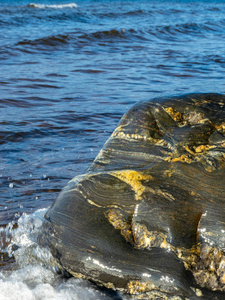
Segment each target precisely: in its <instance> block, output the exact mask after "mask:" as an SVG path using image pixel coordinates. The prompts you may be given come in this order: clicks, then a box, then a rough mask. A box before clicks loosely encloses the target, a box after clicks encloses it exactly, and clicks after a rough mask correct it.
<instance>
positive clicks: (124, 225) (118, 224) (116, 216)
mask: <svg viewBox="0 0 225 300" xmlns="http://www.w3.org/2000/svg"><path fill="white" fill-rule="evenodd" d="M105 216H106V218H107V219H108V220H109V222H110V223H111V224H112V225H113V227H114V228H115V229H118V230H120V233H121V235H122V236H123V237H124V238H125V239H126V241H127V242H132V241H133V235H132V231H131V225H130V224H129V223H128V222H127V220H126V219H125V218H124V215H123V214H122V213H121V212H120V211H119V210H118V209H114V208H112V209H109V210H108V211H107V212H106V214H105Z"/></svg>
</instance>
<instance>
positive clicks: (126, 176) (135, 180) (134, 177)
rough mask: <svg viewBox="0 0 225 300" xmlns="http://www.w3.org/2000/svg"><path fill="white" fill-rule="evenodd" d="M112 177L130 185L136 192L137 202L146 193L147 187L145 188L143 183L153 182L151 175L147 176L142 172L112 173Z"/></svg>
mask: <svg viewBox="0 0 225 300" xmlns="http://www.w3.org/2000/svg"><path fill="white" fill-rule="evenodd" d="M110 175H113V176H115V177H117V178H119V179H120V180H122V181H124V182H126V183H127V184H129V185H130V186H131V188H132V190H133V191H134V192H135V198H136V200H140V199H141V196H142V194H143V192H144V191H145V187H144V186H143V184H142V183H141V181H144V180H153V177H152V176H151V175H145V174H142V173H141V172H137V171H133V170H121V171H112V172H110Z"/></svg>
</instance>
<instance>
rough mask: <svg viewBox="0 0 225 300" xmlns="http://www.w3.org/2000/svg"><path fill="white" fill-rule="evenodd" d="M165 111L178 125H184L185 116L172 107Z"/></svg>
mask: <svg viewBox="0 0 225 300" xmlns="http://www.w3.org/2000/svg"><path fill="white" fill-rule="evenodd" d="M164 110H165V111H166V112H167V113H168V115H170V117H171V118H172V119H173V120H174V121H175V122H178V123H181V122H182V123H183V121H184V120H183V115H182V114H181V113H180V112H177V111H175V110H174V109H173V108H172V107H166V108H164Z"/></svg>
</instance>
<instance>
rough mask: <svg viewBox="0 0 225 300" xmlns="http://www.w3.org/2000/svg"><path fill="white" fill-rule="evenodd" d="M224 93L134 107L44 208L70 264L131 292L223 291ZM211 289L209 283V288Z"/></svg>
mask: <svg viewBox="0 0 225 300" xmlns="http://www.w3.org/2000/svg"><path fill="white" fill-rule="evenodd" d="M224 217H225V96H223V95H219V94H190V95H185V96H181V97H171V98H158V99H153V100H151V101H148V102H141V103H138V104H136V105H135V106H134V107H133V108H131V109H130V110H129V111H128V113H127V114H125V115H124V117H123V118H122V119H121V121H120V123H119V125H118V127H117V128H116V129H115V131H114V132H113V133H112V135H111V137H110V138H109V139H108V141H107V142H106V143H105V145H104V147H103V149H102V150H101V151H100V153H99V154H98V156H97V157H96V159H95V161H94V162H93V164H92V165H91V167H90V168H89V170H88V171H87V173H86V174H84V175H81V176H77V177H75V178H74V179H72V180H71V181H70V182H69V183H68V185H67V186H66V187H65V188H64V189H63V190H62V192H61V193H60V194H59V196H58V197H57V199H56V201H55V202H54V204H53V206H52V207H51V208H50V209H49V211H48V212H47V214H46V224H45V235H46V238H47V241H48V244H49V245H50V247H51V249H52V252H53V254H54V255H55V257H57V259H58V260H59V262H60V264H61V265H62V266H63V268H65V269H66V270H67V271H68V272H69V273H71V274H72V275H74V276H76V277H83V278H86V279H90V280H92V281H94V282H96V283H97V284H99V285H103V286H106V287H108V288H112V289H118V290H122V291H125V292H128V293H130V294H132V295H135V296H134V297H136V299H173V300H175V299H215V300H216V299H225V253H224V252H225V218H224ZM210 291H212V292H210Z"/></svg>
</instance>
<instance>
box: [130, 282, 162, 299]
mask: <svg viewBox="0 0 225 300" xmlns="http://www.w3.org/2000/svg"><path fill="white" fill-rule="evenodd" d="M155 288H156V285H155V284H154V283H152V282H151V281H146V282H140V281H135V280H134V281H130V282H128V284H127V290H128V293H130V294H132V295H133V294H139V293H145V292H147V291H151V290H153V289H155Z"/></svg>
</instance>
